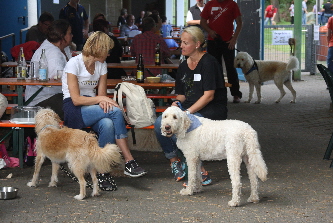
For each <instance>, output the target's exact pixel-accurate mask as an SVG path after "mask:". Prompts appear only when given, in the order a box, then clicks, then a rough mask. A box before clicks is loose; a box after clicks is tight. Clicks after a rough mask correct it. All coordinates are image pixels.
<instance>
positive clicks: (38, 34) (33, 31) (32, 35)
mask: <svg viewBox="0 0 333 223" xmlns="http://www.w3.org/2000/svg"><path fill="white" fill-rule="evenodd" d="M53 21H54V18H53V16H52V14H51V13H49V12H43V13H42V14H41V15H40V16H39V19H38V24H37V25H34V26H31V27H30V29H29V30H28V31H27V34H26V36H25V42H28V41H36V42H38V43H42V42H43V41H44V40H45V39H46V37H47V28H48V27H49V26H50V25H51V23H52V22H53Z"/></svg>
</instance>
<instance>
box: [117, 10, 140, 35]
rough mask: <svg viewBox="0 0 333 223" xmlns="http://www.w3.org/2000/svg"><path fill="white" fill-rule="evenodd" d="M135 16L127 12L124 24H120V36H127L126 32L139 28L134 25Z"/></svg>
mask: <svg viewBox="0 0 333 223" xmlns="http://www.w3.org/2000/svg"><path fill="white" fill-rule="evenodd" d="M134 21H135V17H134V15H132V14H128V15H127V17H126V24H123V25H121V27H120V36H121V37H124V36H128V33H129V32H130V31H132V30H138V29H139V28H138V27H137V26H136V25H134Z"/></svg>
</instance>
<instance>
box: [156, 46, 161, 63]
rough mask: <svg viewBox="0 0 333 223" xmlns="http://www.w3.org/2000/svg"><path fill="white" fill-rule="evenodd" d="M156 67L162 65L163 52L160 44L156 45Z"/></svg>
mask: <svg viewBox="0 0 333 223" xmlns="http://www.w3.org/2000/svg"><path fill="white" fill-rule="evenodd" d="M155 65H161V50H160V44H159V43H157V44H156V48H155Z"/></svg>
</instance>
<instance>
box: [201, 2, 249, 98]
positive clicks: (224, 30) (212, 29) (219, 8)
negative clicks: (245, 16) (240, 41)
mask: <svg viewBox="0 0 333 223" xmlns="http://www.w3.org/2000/svg"><path fill="white" fill-rule="evenodd" d="M200 16H201V20H200V26H201V27H202V28H204V29H205V30H206V32H207V33H208V41H207V51H208V53H210V54H211V55H213V56H214V57H215V58H216V59H217V61H218V62H219V63H220V64H221V66H222V56H223V59H224V63H225V69H226V71H227V76H228V82H229V83H230V84H232V86H231V87H230V92H231V95H232V96H233V97H234V100H233V102H234V103H239V102H240V99H241V98H242V92H240V91H239V80H238V74H237V71H236V68H234V65H233V64H234V59H235V45H236V42H237V38H238V35H239V33H240V31H241V29H242V25H243V22H242V17H241V12H240V10H239V8H238V5H237V3H236V2H234V1H233V0H212V1H209V2H207V3H206V5H205V7H204V8H203V10H202V12H201V15H200ZM234 21H236V25H237V27H236V30H235V32H234Z"/></svg>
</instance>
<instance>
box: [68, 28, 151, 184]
mask: <svg viewBox="0 0 333 223" xmlns="http://www.w3.org/2000/svg"><path fill="white" fill-rule="evenodd" d="M112 48H113V41H112V39H111V38H110V37H109V36H108V35H107V34H105V33H104V32H100V31H97V32H94V33H93V34H92V35H91V36H90V37H89V38H88V39H87V41H86V43H85V45H84V47H83V50H82V54H79V55H78V56H76V57H73V58H72V59H70V60H69V61H68V63H67V64H66V67H65V69H64V74H63V77H62V91H63V95H64V100H63V109H64V114H65V119H64V123H65V125H66V126H68V127H70V128H74V129H82V128H85V127H91V128H92V129H93V130H94V131H95V132H96V133H97V135H98V144H99V146H100V147H102V148H103V147H104V146H105V145H106V144H107V143H111V144H115V143H116V144H117V145H118V146H119V148H120V150H121V151H122V155H123V157H124V159H125V162H126V163H125V170H124V174H126V175H128V176H131V177H140V176H142V175H144V174H146V171H145V170H144V169H143V168H141V167H140V166H139V165H138V164H137V162H136V161H135V160H134V158H133V156H132V154H131V152H130V150H129V148H128V144H127V129H126V126H125V121H124V117H123V113H122V111H121V109H119V106H118V104H117V102H115V101H114V100H112V99H111V98H109V97H108V96H107V94H106V93H107V92H106V89H107V85H106V81H107V65H106V62H105V59H106V57H107V56H108V54H109V51H110V50H111V49H112ZM96 87H97V89H98V90H97V93H96ZM103 177H105V174H104V176H103ZM109 186H111V185H105V187H109Z"/></svg>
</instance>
